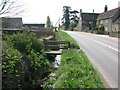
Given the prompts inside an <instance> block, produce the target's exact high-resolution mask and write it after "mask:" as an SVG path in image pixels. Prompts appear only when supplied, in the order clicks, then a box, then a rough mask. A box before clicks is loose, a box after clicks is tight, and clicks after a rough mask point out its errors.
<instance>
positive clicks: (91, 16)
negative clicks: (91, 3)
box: [81, 13, 99, 20]
mask: <svg viewBox="0 0 120 90" xmlns="http://www.w3.org/2000/svg"><path fill="white" fill-rule="evenodd" d="M98 15H99V14H98V13H81V17H82V20H96V19H97V17H98Z"/></svg>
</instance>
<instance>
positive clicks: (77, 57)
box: [49, 31, 105, 88]
mask: <svg viewBox="0 0 120 90" xmlns="http://www.w3.org/2000/svg"><path fill="white" fill-rule="evenodd" d="M59 34H61V38H62V40H66V41H71V42H73V45H74V46H75V47H78V45H77V43H76V41H75V40H74V39H73V38H72V37H70V36H69V35H68V34H67V33H65V32H62V31H60V32H59ZM57 38H59V37H57ZM49 83H51V84H52V87H54V88H105V87H104V85H103V83H102V81H101V79H100V77H99V75H98V73H97V72H96V71H95V70H94V68H93V66H92V65H91V63H90V62H89V60H88V58H87V56H86V55H85V53H84V52H83V51H82V50H78V49H66V50H62V57H61V63H60V65H59V68H58V70H57V71H56V76H55V78H53V79H51V80H49Z"/></svg>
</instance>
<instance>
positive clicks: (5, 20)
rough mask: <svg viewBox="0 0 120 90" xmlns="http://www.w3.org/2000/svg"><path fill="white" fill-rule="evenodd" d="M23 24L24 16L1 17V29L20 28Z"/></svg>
mask: <svg viewBox="0 0 120 90" xmlns="http://www.w3.org/2000/svg"><path fill="white" fill-rule="evenodd" d="M22 26H23V23H22V18H17V17H15V18H9V17H1V18H0V29H1V30H20V29H21V27H22Z"/></svg>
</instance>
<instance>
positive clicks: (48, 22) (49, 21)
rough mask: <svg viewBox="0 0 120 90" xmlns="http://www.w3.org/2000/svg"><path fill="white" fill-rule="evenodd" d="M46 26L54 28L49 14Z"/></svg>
mask: <svg viewBox="0 0 120 90" xmlns="http://www.w3.org/2000/svg"><path fill="white" fill-rule="evenodd" d="M46 28H48V29H51V28H53V25H52V23H51V20H50V17H49V16H47V21H46Z"/></svg>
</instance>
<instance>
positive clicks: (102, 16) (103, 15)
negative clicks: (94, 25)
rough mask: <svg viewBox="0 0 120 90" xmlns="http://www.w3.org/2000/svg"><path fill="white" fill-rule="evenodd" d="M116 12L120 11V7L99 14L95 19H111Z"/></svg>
mask: <svg viewBox="0 0 120 90" xmlns="http://www.w3.org/2000/svg"><path fill="white" fill-rule="evenodd" d="M118 11H120V7H118V8H115V9H112V10H109V11H107V12H103V13H101V14H100V15H99V16H98V18H97V19H98V20H99V19H106V18H111V17H113V16H114V15H115V14H116V13H117V12H118Z"/></svg>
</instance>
